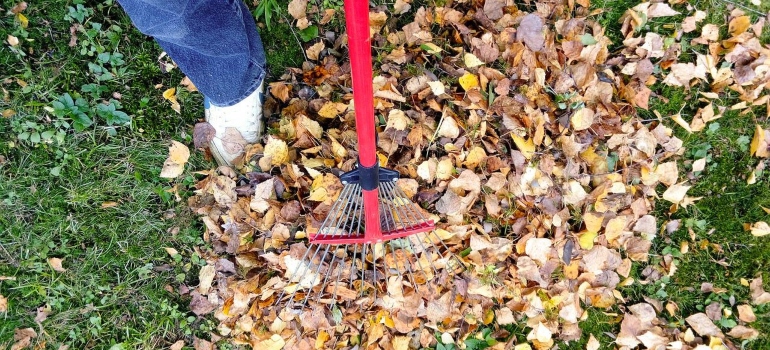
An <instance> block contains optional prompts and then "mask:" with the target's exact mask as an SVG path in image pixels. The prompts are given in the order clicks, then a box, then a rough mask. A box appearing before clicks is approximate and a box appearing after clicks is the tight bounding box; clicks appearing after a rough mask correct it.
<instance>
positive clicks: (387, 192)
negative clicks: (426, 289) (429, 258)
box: [383, 182, 427, 290]
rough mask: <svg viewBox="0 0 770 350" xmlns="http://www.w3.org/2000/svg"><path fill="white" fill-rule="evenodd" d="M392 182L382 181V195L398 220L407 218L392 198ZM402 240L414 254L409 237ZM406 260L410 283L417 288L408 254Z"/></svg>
mask: <svg viewBox="0 0 770 350" xmlns="http://www.w3.org/2000/svg"><path fill="white" fill-rule="evenodd" d="M394 183H395V182H389V183H384V184H383V185H384V189H385V191H383V192H384V195H385V197H386V198H388V199H389V201H388V202H389V203H390V205H391V206H392V207H393V208H394V210H395V211H396V212H397V213H398V216H399V219H400V220H403V219H408V217H407V216H406V215H404V211H403V210H402V209H400V208H399V206H398V203H396V201H395V200H394V199H393V198H394V196H393V186H394ZM396 186H397V185H396ZM402 229H406V225H403V227H402ZM402 241H404V242H407V243H408V244H409V247H410V248H411V249H410V251H411V254H413V255H414V254H415V252H414V246H412V243H411V242H410V241H409V238H408V237H407V238H403V239H402ZM400 249H401V250H402V251H403V250H405V248H404V247H401V248H400ZM415 257H416V255H415ZM406 260H407V261H404V262H403V264H404V266H405V267H406V269H407V271H408V272H409V275H410V276H411V280H412V283H411V284H412V285H413V286H414V287H415V289H416V288H417V286H418V284H417V280H416V279H415V277H414V273H413V271H412V267H411V265H412V263H411V262H410V261H408V260H409V257H408V256H407V257H406ZM417 262H418V263H420V260H419V259H417ZM420 265H421V266H420V268H422V263H420ZM396 266H397V267H398V263H396ZM423 275H425V277H426V280H427V275H426V274H425V271H423ZM402 290H403V289H402Z"/></svg>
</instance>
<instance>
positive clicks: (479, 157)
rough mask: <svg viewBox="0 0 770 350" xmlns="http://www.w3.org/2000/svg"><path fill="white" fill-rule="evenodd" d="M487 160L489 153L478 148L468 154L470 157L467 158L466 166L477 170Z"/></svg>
mask: <svg viewBox="0 0 770 350" xmlns="http://www.w3.org/2000/svg"><path fill="white" fill-rule="evenodd" d="M486 158H487V152H485V151H484V149H483V148H481V147H479V146H476V147H473V149H471V151H470V152H468V156H467V157H465V166H467V167H468V169H471V170H473V169H475V168H476V167H477V166H478V165H479V164H480V163H481V162H482V161H484V160H485V159H486Z"/></svg>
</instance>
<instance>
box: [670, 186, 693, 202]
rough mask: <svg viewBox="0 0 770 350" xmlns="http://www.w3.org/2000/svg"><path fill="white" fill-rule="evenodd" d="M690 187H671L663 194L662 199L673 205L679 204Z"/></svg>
mask: <svg viewBox="0 0 770 350" xmlns="http://www.w3.org/2000/svg"><path fill="white" fill-rule="evenodd" d="M690 187H692V186H686V185H679V184H675V185H671V186H670V187H669V188H668V189H666V191H665V192H663V199H665V200H667V201H669V202H671V203H674V204H678V203H681V202H682V201H683V200H684V197H685V195H686V194H687V191H688V190H689V189H690Z"/></svg>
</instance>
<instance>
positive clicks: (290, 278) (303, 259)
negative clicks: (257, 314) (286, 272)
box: [277, 245, 321, 304]
mask: <svg viewBox="0 0 770 350" xmlns="http://www.w3.org/2000/svg"><path fill="white" fill-rule="evenodd" d="M312 246H313V245H311V247H312ZM311 247H308V249H307V250H306V251H305V254H304V256H303V257H302V259H301V260H300V264H299V265H297V268H296V269H295V271H294V273H292V275H291V276H289V282H291V281H292V280H293V279H294V277H296V276H297V273H298V272H299V269H300V267H301V266H304V265H305V264H303V263H302V262H305V261H307V260H306V259H307V255H308V254H309V253H310V251H311V250H313V248H311ZM320 250H321V246H320V245H315V252H314V253H313V258H311V261H312V260H313V259H315V256H316V255H317V254H318V252H319V251H320ZM308 270H310V267H307V268H305V269H303V273H302V275H301V276H300V278H299V279H298V280H297V284H298V286H297V287H296V288H295V289H294V291H293V292H291V295H290V296H289V300H290V301H291V300H293V299H294V296H295V295H296V294H297V291H299V289H300V287H301V286H302V279H303V278H305V274H306V273H307V271H308ZM285 292H286V289H284V290H283V291H282V292H281V295H280V296H279V297H278V299H277V300H279V301H280V300H282V299H283V296H284V293H285ZM290 304H293V302H291V303H290Z"/></svg>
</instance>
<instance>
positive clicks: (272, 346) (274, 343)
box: [254, 334, 286, 350]
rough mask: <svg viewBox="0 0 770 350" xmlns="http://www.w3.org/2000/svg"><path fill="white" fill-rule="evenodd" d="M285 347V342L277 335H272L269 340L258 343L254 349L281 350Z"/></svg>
mask: <svg viewBox="0 0 770 350" xmlns="http://www.w3.org/2000/svg"><path fill="white" fill-rule="evenodd" d="M285 345H286V341H285V340H283V338H281V336H280V335H278V334H273V335H272V336H271V337H270V339H265V340H262V341H260V342H259V343H258V344H256V345H255V346H254V349H260V350H281V349H283V347H284V346H285Z"/></svg>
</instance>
